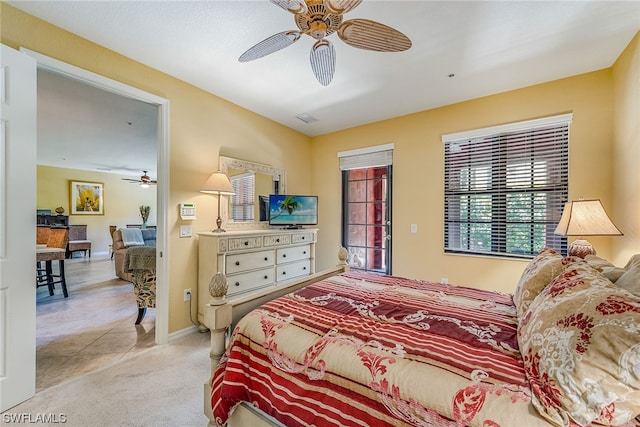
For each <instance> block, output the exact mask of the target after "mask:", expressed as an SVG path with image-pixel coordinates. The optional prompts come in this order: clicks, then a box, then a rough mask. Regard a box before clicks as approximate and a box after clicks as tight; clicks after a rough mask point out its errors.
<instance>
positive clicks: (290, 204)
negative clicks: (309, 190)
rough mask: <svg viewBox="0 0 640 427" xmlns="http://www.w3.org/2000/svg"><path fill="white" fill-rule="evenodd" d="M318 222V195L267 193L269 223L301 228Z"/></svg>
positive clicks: (276, 225)
mask: <svg viewBox="0 0 640 427" xmlns="http://www.w3.org/2000/svg"><path fill="white" fill-rule="evenodd" d="M316 224H318V196H300V195H294V194H271V195H269V225H271V226H275V227H278V226H281V227H285V228H302V227H303V226H305V225H316Z"/></svg>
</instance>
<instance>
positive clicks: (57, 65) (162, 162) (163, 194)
mask: <svg viewBox="0 0 640 427" xmlns="http://www.w3.org/2000/svg"><path fill="white" fill-rule="evenodd" d="M21 51H22V52H23V53H25V54H26V55H28V56H31V57H33V58H35V59H36V60H37V64H38V69H39V70H46V71H49V72H52V73H57V74H59V75H62V76H65V77H68V78H70V79H75V80H77V81H79V82H82V83H85V84H88V85H90V86H93V87H94V88H98V89H102V90H104V91H106V92H109V93H111V94H116V95H121V96H124V97H126V98H130V99H134V100H137V101H141V102H144V103H148V104H151V105H154V106H155V107H156V109H157V132H156V137H157V171H158V173H157V180H158V185H157V188H156V192H157V193H156V195H157V196H156V206H157V208H156V209H157V210H156V212H157V242H156V247H157V250H158V258H157V266H156V269H157V271H156V276H157V282H156V309H155V314H156V316H155V343H156V344H166V343H167V341H168V329H169V328H168V318H169V310H168V307H169V302H168V266H167V264H166V262H165V259H166V256H167V254H168V248H167V240H166V236H167V228H168V227H167V216H166V213H167V212H168V191H169V157H168V153H169V133H168V120H169V118H168V108H169V102H168V100H166V99H164V98H160V97H158V96H156V95H153V94H150V93H147V92H144V91H141V90H139V89H136V88H134V87H131V86H128V85H125V84H122V83H120V82H116V81H114V80H111V79H108V78H106V77H103V76H100V75H98V74H95V73H91V72H89V71H86V70H83V69H81V68H78V67H75V66H72V65H69V64H66V63H63V62H60V61H58V60H55V59H53V58H50V57H47V56H44V55H41V54H39V53H37V52H33V51H30V50H28V49H21ZM33 308H34V310H35V306H34V307H33ZM34 345H35V343H34Z"/></svg>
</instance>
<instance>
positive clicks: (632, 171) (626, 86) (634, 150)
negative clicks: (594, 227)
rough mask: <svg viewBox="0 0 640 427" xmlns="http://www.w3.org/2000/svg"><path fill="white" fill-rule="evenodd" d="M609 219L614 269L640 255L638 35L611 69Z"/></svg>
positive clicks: (639, 86) (639, 81)
mask: <svg viewBox="0 0 640 427" xmlns="http://www.w3.org/2000/svg"><path fill="white" fill-rule="evenodd" d="M613 99H614V103H613V113H614V116H613V141H614V144H613V164H614V168H613V199H614V206H613V212H612V215H613V217H614V218H615V221H616V225H618V227H619V228H620V230H621V231H622V232H623V233H624V237H622V238H615V239H612V240H613V241H614V246H613V247H614V249H615V250H614V257H613V259H612V261H613V262H614V263H615V264H616V265H624V264H625V263H626V262H627V260H628V259H629V257H630V256H631V255H632V254H636V253H638V252H640V251H639V250H638V244H639V242H640V167H638V164H639V163H640V33H639V34H636V37H635V38H634V39H633V40H632V41H631V43H629V46H627V48H626V49H625V50H624V52H623V53H622V55H620V57H619V58H618V60H617V61H616V63H615V64H614V66H613Z"/></svg>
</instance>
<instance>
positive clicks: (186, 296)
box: [184, 289, 191, 301]
mask: <svg viewBox="0 0 640 427" xmlns="http://www.w3.org/2000/svg"><path fill="white" fill-rule="evenodd" d="M184 300H185V301H190V300H191V289H185V290H184Z"/></svg>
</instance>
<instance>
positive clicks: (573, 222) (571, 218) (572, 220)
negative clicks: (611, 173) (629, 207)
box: [555, 199, 622, 258]
mask: <svg viewBox="0 0 640 427" xmlns="http://www.w3.org/2000/svg"><path fill="white" fill-rule="evenodd" d="M555 233H556V234H560V235H562V236H580V238H579V239H578V240H575V241H573V242H572V243H571V245H570V246H569V255H570V256H577V257H580V258H584V257H585V256H587V255H595V254H596V250H595V249H594V247H593V245H591V243H589V242H588V241H586V240H584V239H583V238H582V237H583V236H622V232H621V231H620V230H618V228H617V227H616V226H615V225H614V224H613V222H611V219H609V216H608V215H607V213H606V212H605V210H604V208H603V207H602V203H600V200H598V199H596V200H576V201H573V202H567V203H565V205H564V209H563V211H562V217H561V218H560V222H559V223H558V226H557V227H556V231H555Z"/></svg>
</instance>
